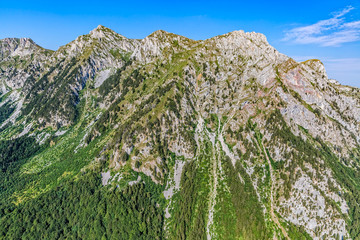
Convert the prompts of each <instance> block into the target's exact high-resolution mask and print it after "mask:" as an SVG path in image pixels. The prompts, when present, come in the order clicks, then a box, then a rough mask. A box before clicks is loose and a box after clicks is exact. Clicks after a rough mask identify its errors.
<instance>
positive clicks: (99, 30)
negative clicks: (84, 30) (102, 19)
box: [89, 25, 123, 38]
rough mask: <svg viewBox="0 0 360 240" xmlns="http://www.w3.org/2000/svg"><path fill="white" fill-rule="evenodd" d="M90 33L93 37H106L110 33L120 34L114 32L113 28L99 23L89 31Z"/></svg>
mask: <svg viewBox="0 0 360 240" xmlns="http://www.w3.org/2000/svg"><path fill="white" fill-rule="evenodd" d="M89 34H90V36H91V37H93V38H104V37H106V36H107V35H109V34H116V35H120V34H118V33H116V32H114V31H113V30H111V29H110V28H107V27H105V26H103V25H98V26H97V27H96V28H95V29H93V30H91V31H90V32H89ZM122 37H123V36H122Z"/></svg>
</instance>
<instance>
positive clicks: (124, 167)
mask: <svg viewBox="0 0 360 240" xmlns="http://www.w3.org/2000/svg"><path fill="white" fill-rule="evenodd" d="M11 41H12V42H11V43H8V42H9V40H6V39H5V40H2V42H1V43H2V44H1V49H0V53H1V56H2V58H1V62H0V67H1V72H2V75H1V79H2V84H3V85H2V86H3V87H2V89H3V92H2V95H1V102H0V114H1V115H0V120H1V119H3V121H2V130H1V133H0V137H1V142H0V150H1V151H0V156H2V157H1V161H2V162H1V164H2V169H3V171H2V173H1V174H2V176H1V180H0V181H1V192H0V195H1V199H3V201H2V202H1V209H0V210H1V220H0V221H1V224H0V225H2V226H3V227H2V228H1V234H2V236H3V237H5V238H11V237H12V238H16V237H19V236H25V237H27V238H34V237H40V238H60V237H64V238H70V237H74V238H105V239H107V238H109V239H111V238H115V239H116V238H127V239H129V238H130V239H140V238H146V239H149V238H151V239H152V238H156V239H162V238H169V239H194V238H195V239H200V238H201V239H202V238H207V239H210V238H212V239H239V238H240V239H271V238H277V239H284V238H285V239H319V238H325V239H341V238H344V239H349V238H352V239H357V238H358V237H359V236H360V231H359V219H360V218H359V203H360V199H359V196H360V192H359V191H360V189H359V176H358V172H359V160H360V146H359V144H360V90H359V89H357V88H352V87H349V86H342V85H340V84H338V83H337V82H335V81H333V80H329V79H328V78H327V75H326V71H325V69H324V66H323V65H322V63H321V62H320V61H319V60H309V61H306V62H301V63H298V62H295V61H294V60H292V59H291V58H289V57H287V56H285V55H283V54H281V53H279V52H277V51H276V50H275V49H274V48H273V47H272V46H270V45H269V44H268V42H267V40H266V37H265V36H264V35H262V34H258V33H244V32H243V31H235V32H231V33H228V34H225V35H221V36H216V37H213V38H210V39H207V40H204V41H194V40H191V39H188V38H185V37H182V36H178V35H175V34H172V33H168V32H165V31H156V32H154V33H153V34H151V35H149V36H148V37H146V38H144V39H142V40H138V39H128V38H125V37H123V36H121V35H119V34H117V33H115V32H113V31H112V30H110V29H108V28H105V27H103V26H99V27H97V28H96V29H94V30H93V31H91V32H90V33H89V34H88V35H84V36H80V37H78V38H77V39H76V40H74V41H73V42H71V43H69V44H67V45H65V46H62V47H60V48H59V49H58V50H57V51H55V52H52V51H48V50H44V49H42V48H40V47H38V46H37V45H36V44H34V43H33V42H32V41H31V40H28V39H20V40H11ZM13 42H15V43H13ZM16 44H18V45H19V46H21V47H11V46H14V45H16ZM9 46H10V47H9ZM19 52H21V54H19ZM29 54H30V55H31V56H32V57H31V58H29V57H28V56H29ZM17 56H20V57H17ZM19 59H20V60H19ZM19 61H20V62H21V64H18V62H19ZM29 69H36V70H31V71H30V70H29ZM25 73H26V74H25ZM24 74H25V75H24ZM9 83H11V84H9ZM9 146H11V147H9ZM51 199H54V202H56V204H55V203H52V201H51ZM87 199H91V204H89V205H88V206H87V205H86V204H84V201H85V202H86V201H87ZM115 199H120V200H119V201H116V200H115ZM9 202H11V203H9ZM69 202H70V203H71V204H68V203H69ZM54 204H55V205H54ZM39 206H44V207H45V209H44V207H43V208H42V209H43V210H41V211H38V212H37V210H35V212H34V210H33V209H38V208H39ZM55 206H61V208H59V209H58V208H56V207H55ZM47 208H49V209H53V208H56V210H54V211H53V212H47V210H46V209H47ZM75 209H79V210H75ZM63 211H65V212H68V214H65V215H64V214H63ZM126 213H127V214H126ZM44 216H48V217H44ZM60 216H61V217H60ZM25 219H30V220H28V221H27V220H26V222H29V224H28V225H24V223H21V222H23V221H25ZM57 219H58V220H57ZM12 222H18V223H19V224H11V223H12ZM40 223H41V224H40ZM36 226H37V227H36ZM48 226H50V227H48ZM135 226H139V227H135ZM45 229H47V230H45ZM90 229H93V230H90Z"/></svg>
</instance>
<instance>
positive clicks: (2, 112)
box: [0, 101, 15, 124]
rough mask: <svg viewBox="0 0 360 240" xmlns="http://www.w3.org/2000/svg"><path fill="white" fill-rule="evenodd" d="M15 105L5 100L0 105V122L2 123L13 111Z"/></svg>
mask: <svg viewBox="0 0 360 240" xmlns="http://www.w3.org/2000/svg"><path fill="white" fill-rule="evenodd" d="M14 110H15V107H14V106H12V105H11V102H10V101H9V102H6V103H5V104H3V105H2V106H1V107H0V124H2V123H3V122H4V121H5V120H6V119H7V118H8V117H10V115H11V114H12V113H13V112H14Z"/></svg>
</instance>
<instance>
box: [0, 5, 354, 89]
mask: <svg viewBox="0 0 360 240" xmlns="http://www.w3.org/2000/svg"><path fill="white" fill-rule="evenodd" d="M0 23H1V24H0V38H5V37H31V38H32V39H33V40H34V41H35V42H37V43H38V44H39V45H41V46H43V47H45V48H49V49H53V50H55V49H57V48H58V47H59V46H61V45H64V44H66V43H68V42H70V41H72V40H74V39H75V38H76V37H77V36H78V35H81V34H86V33H88V32H89V31H90V30H91V29H93V28H95V27H96V26H97V25H99V24H101V25H104V26H106V27H109V28H111V29H113V30H114V31H116V32H118V33H120V34H122V35H124V36H126V37H129V38H144V37H146V36H147V35H149V34H150V33H152V32H154V31H156V30H158V29H163V30H166V31H169V32H173V33H176V34H181V35H184V36H186V37H189V38H192V39H206V38H210V37H212V36H215V35H219V34H224V33H227V32H230V31H233V30H240V29H242V30H245V31H255V32H261V33H264V34H265V35H266V36H267V38H268V41H269V43H270V44H272V45H273V46H274V47H275V48H277V49H278V50H279V51H280V52H282V53H284V54H286V55H288V56H290V57H293V58H294V59H296V60H298V61H302V60H306V59H309V58H318V59H320V60H322V61H323V62H324V64H325V66H326V69H327V72H328V75H329V77H330V78H335V79H337V80H338V81H340V82H341V83H343V84H347V85H352V86H357V87H360V2H359V1H358V0H352V1H350V0H349V1H348V0H341V1H339V0H338V1H335V0H328V1H322V0H318V1H314V0H311V1H309V0H302V1H289V0H287V1H268V0H267V1H265V0H257V1H253V0H252V1H226V0H223V1H133V0H128V1H106V0H103V1H92V0H88V1H68V0H63V1H38V0H33V1H22V0H18V1H6V0H0Z"/></svg>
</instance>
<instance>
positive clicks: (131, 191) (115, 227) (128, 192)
mask: <svg viewBox="0 0 360 240" xmlns="http://www.w3.org/2000/svg"><path fill="white" fill-rule="evenodd" d="M99 176H100V174H99V172H89V173H86V174H83V175H82V176H79V178H78V179H77V180H69V181H66V182H64V183H63V184H61V185H60V186H58V187H57V188H55V189H53V190H51V191H49V192H46V193H44V194H42V195H40V196H39V197H37V198H34V199H32V200H29V201H27V202H26V203H24V204H20V205H18V206H15V205H14V204H2V205H0V217H1V218H0V238H6V239H20V238H21V239H136V240H137V239H162V238H163V209H162V207H161V206H162V202H161V200H160V199H159V196H160V192H159V191H157V192H154V191H153V190H154V188H151V185H150V186H149V185H148V184H154V183H151V181H148V182H147V184H144V183H139V184H135V185H133V186H128V187H127V188H126V189H124V190H122V191H120V190H118V189H113V190H110V189H108V188H103V187H102V186H101V181H100V178H99ZM155 189H156V188H155Z"/></svg>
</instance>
